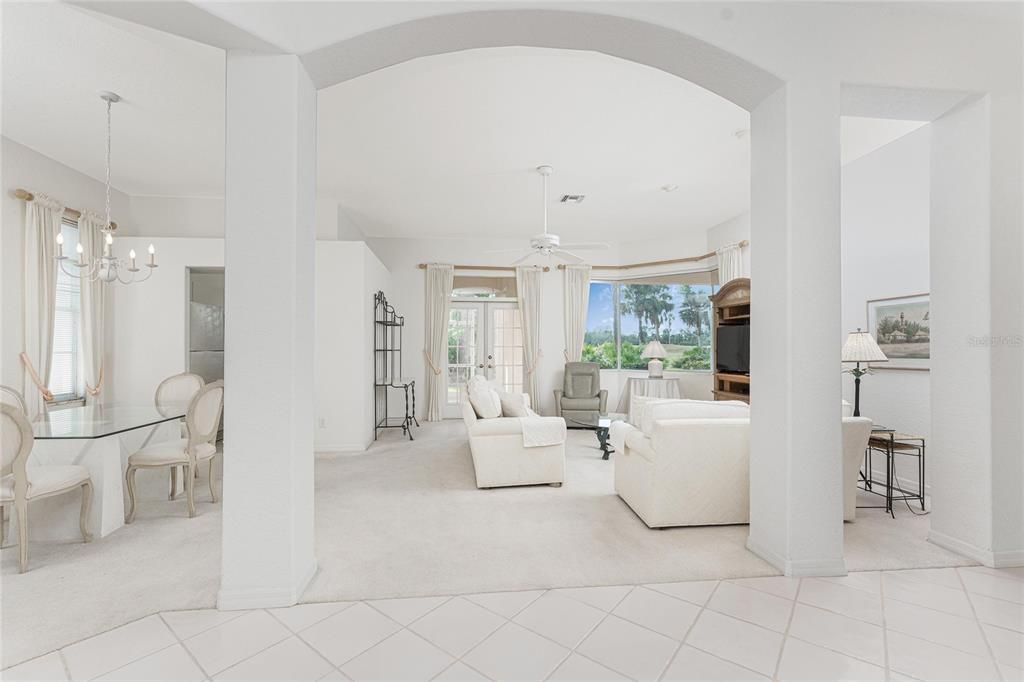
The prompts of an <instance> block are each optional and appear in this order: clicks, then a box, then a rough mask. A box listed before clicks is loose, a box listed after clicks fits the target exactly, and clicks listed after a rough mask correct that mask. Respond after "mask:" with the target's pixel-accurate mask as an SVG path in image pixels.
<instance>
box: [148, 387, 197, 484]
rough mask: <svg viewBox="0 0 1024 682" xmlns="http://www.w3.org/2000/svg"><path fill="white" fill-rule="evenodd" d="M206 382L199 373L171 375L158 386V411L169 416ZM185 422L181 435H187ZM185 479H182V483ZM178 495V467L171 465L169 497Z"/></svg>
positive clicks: (155, 397) (155, 399)
mask: <svg viewBox="0 0 1024 682" xmlns="http://www.w3.org/2000/svg"><path fill="white" fill-rule="evenodd" d="M205 383H206V382H205V381H203V378H202V377H201V376H199V375H198V374H193V373H191V372H182V373H181V374H175V375H173V376H169V377H167V378H166V379H164V380H163V381H161V382H160V384H159V385H158V386H157V387H156V395H155V396H154V397H153V403H154V404H155V405H156V411H157V412H159V413H160V414H162V415H163V416H165V417H167V416H169V415H170V414H171V410H172V409H173V408H175V407H177V406H178V405H180V404H182V403H186V404H187V403H188V402H189V401H190V400H192V398H193V397H195V394H196V393H198V392H199V389H201V388H202V387H203V385H204V384H205ZM187 435H188V434H187V433H186V432H185V424H184V423H182V424H181V436H182V437H185V436H187ZM184 483H185V481H184V479H182V485H184ZM177 495H178V467H171V492H170V494H169V495H168V496H167V499H169V500H173V499H174V498H175V497H176V496H177Z"/></svg>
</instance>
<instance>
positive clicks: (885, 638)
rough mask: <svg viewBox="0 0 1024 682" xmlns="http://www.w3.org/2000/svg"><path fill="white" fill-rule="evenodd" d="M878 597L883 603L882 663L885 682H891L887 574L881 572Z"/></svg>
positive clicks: (879, 574)
mask: <svg viewBox="0 0 1024 682" xmlns="http://www.w3.org/2000/svg"><path fill="white" fill-rule="evenodd" d="M878 596H879V598H880V599H881V601H882V655H883V656H884V658H883V659H882V661H883V662H884V663H885V682H890V680H892V668H891V667H890V666H889V625H888V621H887V620H886V616H885V614H886V608H885V574H884V573H883V572H881V571H879V573H878Z"/></svg>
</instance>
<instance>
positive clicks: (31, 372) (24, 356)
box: [21, 351, 53, 400]
mask: <svg viewBox="0 0 1024 682" xmlns="http://www.w3.org/2000/svg"><path fill="white" fill-rule="evenodd" d="M21 362H22V364H23V365H25V371H26V372H28V376H29V378H31V379H32V383H34V384H35V385H36V388H38V389H39V392H40V393H42V394H43V400H53V394H52V393H50V389H48V388H47V387H46V386H44V385H43V380H42V379H40V378H39V374H38V373H37V372H36V368H35V367H33V366H32V360H31V359H29V357H28V353H26V352H24V351H22V353H21Z"/></svg>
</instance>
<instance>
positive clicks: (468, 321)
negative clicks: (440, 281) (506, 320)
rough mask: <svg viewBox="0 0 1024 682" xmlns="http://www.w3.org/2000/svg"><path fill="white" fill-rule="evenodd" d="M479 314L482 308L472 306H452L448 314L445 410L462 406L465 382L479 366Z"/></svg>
mask: <svg viewBox="0 0 1024 682" xmlns="http://www.w3.org/2000/svg"><path fill="white" fill-rule="evenodd" d="M481 313H482V307H481V305H480V304H476V303H471V304H459V303H453V304H452V307H451V311H450V312H449V313H448V392H447V395H446V400H445V402H446V404H447V405H449V406H454V407H458V406H459V405H460V404H461V403H462V400H463V398H464V397H465V394H466V391H465V386H466V382H468V381H469V379H470V377H472V376H473V373H474V371H475V367H476V366H477V365H478V364H480V363H479V361H478V354H479V350H480V348H479V347H480V337H481V331H482V330H481V329H480V323H481V321H482V317H483V316H482V314H481ZM452 412H453V414H451V415H450V416H452V417H457V416H458V411H457V410H454V411H452Z"/></svg>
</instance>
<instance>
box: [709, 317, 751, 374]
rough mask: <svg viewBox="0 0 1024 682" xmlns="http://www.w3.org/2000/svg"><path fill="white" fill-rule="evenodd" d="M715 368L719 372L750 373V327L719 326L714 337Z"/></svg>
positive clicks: (745, 325) (738, 325)
mask: <svg viewBox="0 0 1024 682" xmlns="http://www.w3.org/2000/svg"><path fill="white" fill-rule="evenodd" d="M715 367H716V368H717V369H718V371H719V372H731V373H733V374H749V373H750V325H749V324H736V325H730V324H723V325H719V327H718V330H717V332H716V336H715Z"/></svg>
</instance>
